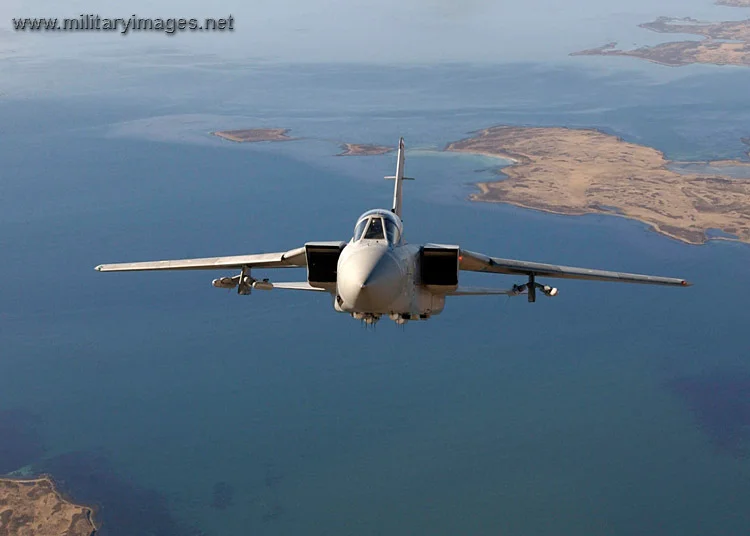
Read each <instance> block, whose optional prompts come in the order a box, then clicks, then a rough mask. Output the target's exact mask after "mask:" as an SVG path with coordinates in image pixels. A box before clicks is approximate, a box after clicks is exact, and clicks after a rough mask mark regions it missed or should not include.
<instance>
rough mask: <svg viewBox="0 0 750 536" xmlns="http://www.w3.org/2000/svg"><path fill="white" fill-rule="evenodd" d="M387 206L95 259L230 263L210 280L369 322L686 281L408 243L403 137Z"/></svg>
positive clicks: (143, 266) (134, 265)
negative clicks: (265, 248)
mask: <svg viewBox="0 0 750 536" xmlns="http://www.w3.org/2000/svg"><path fill="white" fill-rule="evenodd" d="M385 178H386V179H390V180H393V181H394V182H395V187H394V192H393V207H392V208H391V209H390V210H386V209H374V210H369V211H367V212H365V213H364V214H362V215H361V216H360V217H359V219H357V223H356V225H355V226H354V235H353V236H352V238H351V239H350V240H349V241H348V242H344V241H338V242H308V243H306V244H305V245H304V246H302V247H299V248H296V249H290V250H288V251H283V252H279V253H260V254H251V255H239V256H233V257H209V258H201V259H179V260H165V261H151V262H131V263H121V264H101V265H99V266H97V267H96V270H98V271H100V272H133V271H141V270H220V269H229V268H233V269H236V270H239V273H238V274H236V275H228V276H225V277H220V278H218V279H214V280H213V282H212V284H213V286H214V287H217V288H222V289H235V288H236V289H237V293H238V294H241V295H247V294H250V293H251V292H252V291H253V290H272V289H288V290H305V291H313V292H323V293H328V294H330V296H331V298H332V302H333V308H334V309H335V310H336V311H338V312H341V313H346V314H349V315H351V316H352V317H353V318H355V319H357V320H361V321H363V322H365V323H367V324H375V323H376V322H378V320H380V318H381V317H383V316H387V317H389V318H390V319H391V320H393V321H394V322H396V323H397V324H405V323H406V322H408V321H409V320H426V319H428V318H430V317H431V316H434V315H437V314H439V313H441V312H442V311H443V308H444V307H445V299H446V297H448V296H476V295H507V296H518V295H521V294H523V295H526V297H527V300H528V301H529V302H535V301H536V297H537V291H538V292H539V293H541V294H542V295H544V296H549V297H552V296H557V295H558V290H557V288H555V287H552V286H550V285H546V284H542V283H540V282H539V280H538V279H539V278H545V279H546V278H560V279H585V280H592V281H613V282H619V283H644V284H649V285H667V286H677V287H686V286H689V285H690V283H688V282H687V281H685V280H684V279H678V278H671V277H659V276H653V275H640V274H629V273H622V272H610V271H605V270H593V269H589V268H575V267H571V266H558V265H556V264H543V263H539V262H528V261H520V260H513V259H502V258H498V257H490V256H488V255H483V254H481V253H475V252H473V251H468V250H466V249H463V248H462V247H460V246H457V245H447V244H410V243H408V242H407V241H406V239H405V238H404V224H403V222H402V220H401V211H402V199H403V193H402V185H403V182H404V181H406V180H413V179H410V178H408V177H405V176H404V139H403V138H401V139H400V140H399V144H398V156H397V162H396V174H395V175H394V176H390V177H385ZM253 268H263V269H266V268H306V270H307V280H306V281H299V282H271V281H269V280H268V279H256V278H254V277H253V275H252V272H251V271H252V269H253ZM461 271H470V272H488V273H493V274H508V275H514V276H523V277H524V279H525V281H523V282H522V283H520V284H514V285H513V286H512V287H511V288H509V289H498V288H476V287H465V286H462V285H460V284H459V274H460V273H461Z"/></svg>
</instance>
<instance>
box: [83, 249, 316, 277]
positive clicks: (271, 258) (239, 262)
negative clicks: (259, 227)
mask: <svg viewBox="0 0 750 536" xmlns="http://www.w3.org/2000/svg"><path fill="white" fill-rule="evenodd" d="M300 266H307V258H306V256H305V248H304V247H301V248H297V249H291V250H289V251H286V252H280V253H258V254H255V255H236V256H234V257H206V258H202V259H176V260H167V261H147V262H123V263H118V264H100V265H99V266H97V267H96V270H97V271H99V272H140V271H144V270H213V269H218V268H243V267H245V268H293V267H300Z"/></svg>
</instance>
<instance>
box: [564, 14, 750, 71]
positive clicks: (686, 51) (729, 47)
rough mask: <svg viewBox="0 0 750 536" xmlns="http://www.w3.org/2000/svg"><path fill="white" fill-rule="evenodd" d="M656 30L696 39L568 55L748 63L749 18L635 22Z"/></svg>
mask: <svg viewBox="0 0 750 536" xmlns="http://www.w3.org/2000/svg"><path fill="white" fill-rule="evenodd" d="M716 3H717V4H721V5H724V6H732V7H750V0H719V1H718V2H716ZM639 26H640V27H641V28H645V29H647V30H651V31H654V32H659V33H673V34H691V35H699V36H702V37H703V40H700V41H674V42H669V43H662V44H659V45H655V46H651V47H641V48H637V49H634V50H619V49H617V43H616V42H612V43H607V44H606V45H603V46H600V47H596V48H591V49H587V50H581V51H579V52H573V53H572V54H571V56H630V57H634V58H641V59H645V60H648V61H652V62H654V63H659V64H661V65H668V66H670V67H679V66H681V65H689V64H691V63H705V64H712V65H742V66H750V19H747V20H740V21H724V22H701V21H699V20H696V19H692V18H689V17H686V18H672V17H659V18H658V19H656V20H655V21H653V22H647V23H644V24H641V25H639Z"/></svg>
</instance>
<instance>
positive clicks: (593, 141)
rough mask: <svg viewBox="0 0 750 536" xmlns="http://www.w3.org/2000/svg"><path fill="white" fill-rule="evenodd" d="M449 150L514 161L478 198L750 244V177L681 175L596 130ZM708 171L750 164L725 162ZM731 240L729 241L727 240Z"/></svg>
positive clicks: (511, 134)
mask: <svg viewBox="0 0 750 536" xmlns="http://www.w3.org/2000/svg"><path fill="white" fill-rule="evenodd" d="M445 150H446V151H455V152H464V153H475V154H483V155H488V156H494V157H500V158H505V159H509V160H510V161H512V164H511V165H510V166H508V167H506V168H503V170H502V172H503V174H504V175H506V176H507V178H505V179H504V180H499V181H497V182H484V183H479V184H478V187H479V190H480V191H479V193H476V194H473V195H472V196H471V199H472V200H474V201H488V202H497V203H509V204H512V205H516V206H520V207H525V208H531V209H536V210H543V211H547V212H553V213H556V214H574V215H583V214H615V215H620V216H624V217H627V218H631V219H635V220H639V221H641V222H644V223H646V224H648V225H650V226H651V227H652V228H653V229H655V230H656V231H658V232H660V233H662V234H665V235H667V236H670V237H672V238H676V239H678V240H681V241H683V242H687V243H690V244H703V243H705V242H706V241H707V240H708V239H709V238H718V237H716V236H713V237H709V236H708V234H707V233H709V232H710V231H712V230H720V231H722V233H724V236H723V237H722V238H724V239H735V240H738V241H741V242H747V243H750V179H737V178H733V177H731V176H728V175H724V174H721V173H719V174H703V173H689V174H688V173H678V172H677V171H674V170H672V169H670V168H669V165H670V164H672V162H670V161H669V160H667V159H666V158H665V157H664V154H663V153H662V152H660V151H658V150H656V149H654V148H651V147H646V146H643V145H638V144H635V143H629V142H626V141H624V140H622V139H621V138H619V137H617V136H613V135H610V134H606V133H604V132H600V131H598V130H593V129H571V128H564V127H513V126H498V127H493V128H488V129H485V130H481V131H478V132H476V133H474V136H472V137H470V138H466V139H463V140H460V141H456V142H453V143H450V144H448V145H447V146H446V148H445ZM702 164H704V165H705V166H714V167H715V168H718V169H721V168H722V167H728V166H732V167H747V168H748V170H749V171H750V162H745V161H741V160H721V161H714V162H704V163H702ZM727 235H729V236H727Z"/></svg>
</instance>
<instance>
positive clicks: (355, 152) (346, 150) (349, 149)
mask: <svg viewBox="0 0 750 536" xmlns="http://www.w3.org/2000/svg"><path fill="white" fill-rule="evenodd" d="M393 150H394V149H393V147H386V146H384V145H372V144H369V143H342V144H341V152H340V153H339V154H337V155H336V156H373V155H379V154H388V153H390V152H392V151H393Z"/></svg>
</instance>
